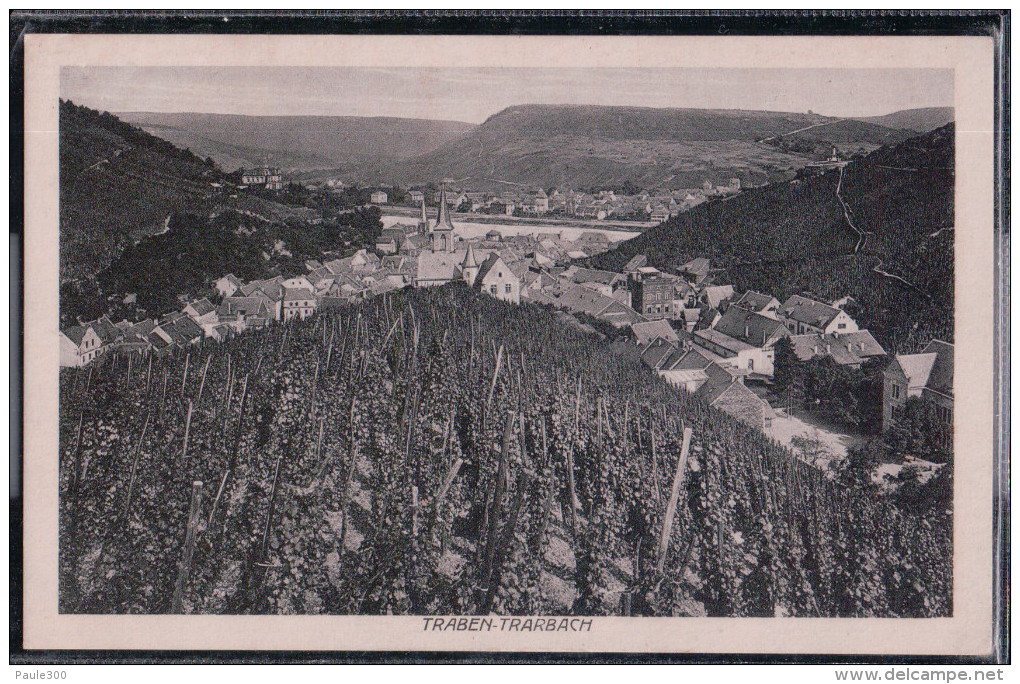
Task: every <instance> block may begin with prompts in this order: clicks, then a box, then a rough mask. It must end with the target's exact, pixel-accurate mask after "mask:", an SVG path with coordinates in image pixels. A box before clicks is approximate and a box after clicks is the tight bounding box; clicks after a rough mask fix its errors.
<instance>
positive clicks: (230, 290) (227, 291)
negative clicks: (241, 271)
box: [214, 273, 243, 297]
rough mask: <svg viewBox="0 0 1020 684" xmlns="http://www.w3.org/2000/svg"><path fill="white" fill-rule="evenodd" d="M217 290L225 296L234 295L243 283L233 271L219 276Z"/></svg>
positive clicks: (216, 283) (216, 284)
mask: <svg viewBox="0 0 1020 684" xmlns="http://www.w3.org/2000/svg"><path fill="white" fill-rule="evenodd" d="M214 285H215V287H216V291H217V292H219V293H220V294H221V295H222V296H224V297H233V296H234V293H235V292H237V291H238V290H240V289H241V285H243V283H242V282H241V280H240V279H239V278H238V277H237V276H235V275H234V274H233V273H228V274H227V275H225V276H223V277H222V278H219V279H218V280H217V281H216V282H215V283H214Z"/></svg>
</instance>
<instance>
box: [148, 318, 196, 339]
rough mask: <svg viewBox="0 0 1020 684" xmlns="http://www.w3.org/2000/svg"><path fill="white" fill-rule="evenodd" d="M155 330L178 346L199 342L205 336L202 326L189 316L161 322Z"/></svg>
mask: <svg viewBox="0 0 1020 684" xmlns="http://www.w3.org/2000/svg"><path fill="white" fill-rule="evenodd" d="M154 332H156V333H159V334H161V336H163V337H165V338H166V339H167V340H168V341H169V342H171V343H172V344H174V345H177V346H178V347H185V346H187V345H190V344H198V343H199V342H201V341H202V338H203V337H204V336H205V331H204V330H202V326H200V325H199V324H198V323H196V322H195V321H193V320H191V319H190V318H188V317H187V316H181V317H180V318H177V319H175V320H172V321H168V322H166V323H161V324H160V325H158V326H156V328H155V329H154Z"/></svg>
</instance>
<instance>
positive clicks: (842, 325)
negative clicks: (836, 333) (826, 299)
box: [836, 323, 846, 330]
mask: <svg viewBox="0 0 1020 684" xmlns="http://www.w3.org/2000/svg"><path fill="white" fill-rule="evenodd" d="M836 327H838V328H839V329H840V330H843V329H845V328H846V323H840V324H839V325H838V326H836Z"/></svg>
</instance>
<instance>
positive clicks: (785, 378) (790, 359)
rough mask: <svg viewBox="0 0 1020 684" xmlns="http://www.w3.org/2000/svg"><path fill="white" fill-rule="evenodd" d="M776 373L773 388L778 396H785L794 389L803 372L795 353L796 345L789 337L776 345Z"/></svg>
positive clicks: (774, 364) (781, 339)
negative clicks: (798, 377)
mask: <svg viewBox="0 0 1020 684" xmlns="http://www.w3.org/2000/svg"><path fill="white" fill-rule="evenodd" d="M774 349H775V361H774V363H773V366H774V372H773V375H772V386H774V387H775V391H776V393H777V394H785V393H787V392H788V391H789V390H790V389H792V388H793V386H794V384H795V380H796V378H797V376H798V375H800V372H801V362H800V360H799V359H798V358H797V354H795V353H794V344H793V343H792V341H789V337H781V338H780V339H779V341H777V343H776V344H775V347H774Z"/></svg>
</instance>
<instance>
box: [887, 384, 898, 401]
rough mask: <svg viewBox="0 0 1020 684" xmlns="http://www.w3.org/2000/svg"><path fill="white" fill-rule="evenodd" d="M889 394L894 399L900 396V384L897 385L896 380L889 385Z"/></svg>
mask: <svg viewBox="0 0 1020 684" xmlns="http://www.w3.org/2000/svg"><path fill="white" fill-rule="evenodd" d="M889 396H890V397H892V398H893V399H899V398H900V386H899V385H897V384H896V383H895V382H894V383H892V384H891V385H890V386H889Z"/></svg>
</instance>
